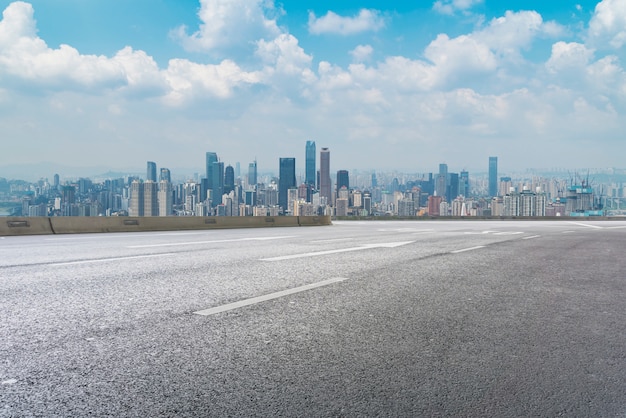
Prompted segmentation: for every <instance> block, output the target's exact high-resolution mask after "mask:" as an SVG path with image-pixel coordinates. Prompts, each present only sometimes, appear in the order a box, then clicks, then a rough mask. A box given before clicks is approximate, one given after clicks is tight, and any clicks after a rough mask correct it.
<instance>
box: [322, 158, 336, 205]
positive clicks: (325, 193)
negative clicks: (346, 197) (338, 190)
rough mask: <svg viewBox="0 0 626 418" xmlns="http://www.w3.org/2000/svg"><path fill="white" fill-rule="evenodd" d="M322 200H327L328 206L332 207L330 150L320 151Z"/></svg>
mask: <svg viewBox="0 0 626 418" xmlns="http://www.w3.org/2000/svg"><path fill="white" fill-rule="evenodd" d="M319 190H320V198H322V199H326V204H327V205H329V206H332V204H333V196H332V190H333V188H332V184H331V182H330V150H329V149H328V148H322V150H321V151H320V183H319Z"/></svg>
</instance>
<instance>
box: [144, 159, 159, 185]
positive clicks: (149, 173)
mask: <svg viewBox="0 0 626 418" xmlns="http://www.w3.org/2000/svg"><path fill="white" fill-rule="evenodd" d="M156 168H157V167H156V163H155V162H153V161H148V164H147V169H146V180H147V181H154V182H156V181H157V175H156V173H157V169H156Z"/></svg>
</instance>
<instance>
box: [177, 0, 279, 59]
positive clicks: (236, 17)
mask: <svg viewBox="0 0 626 418" xmlns="http://www.w3.org/2000/svg"><path fill="white" fill-rule="evenodd" d="M200 3H201V6H200V11H199V12H198V17H199V18H200V21H201V24H200V27H199V29H198V30H197V31H195V32H194V33H192V34H188V33H187V31H188V28H187V27H185V26H180V27H178V28H177V29H175V30H174V31H172V32H171V36H172V37H173V38H175V39H177V40H179V41H180V42H181V43H182V45H183V46H184V48H185V49H187V50H189V51H212V50H224V49H225V48H233V47H242V46H243V47H245V46H248V45H250V44H251V43H253V42H255V41H257V40H258V39H262V38H268V37H269V38H274V37H275V36H277V35H278V34H279V33H280V32H281V31H280V29H279V28H278V26H277V24H276V16H277V15H279V14H280V10H279V9H277V8H276V7H275V6H274V2H273V0H201V1H200Z"/></svg>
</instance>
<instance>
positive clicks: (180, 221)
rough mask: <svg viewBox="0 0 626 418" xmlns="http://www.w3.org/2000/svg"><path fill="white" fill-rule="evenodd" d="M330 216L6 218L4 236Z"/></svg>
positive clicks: (317, 221) (228, 225)
mask: <svg viewBox="0 0 626 418" xmlns="http://www.w3.org/2000/svg"><path fill="white" fill-rule="evenodd" d="M331 224H332V222H331V219H330V216H215V217H196V216H189V217H176V216H169V217H121V216H120V217H117V216H111V217H82V216H67V217H61V216H60V217H5V218H0V236H15V235H51V234H81V233H100V232H141V231H179V230H199V229H234V228H267V227H288V226H322V225H331Z"/></svg>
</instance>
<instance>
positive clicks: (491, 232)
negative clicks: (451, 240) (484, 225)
mask: <svg viewBox="0 0 626 418" xmlns="http://www.w3.org/2000/svg"><path fill="white" fill-rule="evenodd" d="M496 232H498V231H482V232H473V231H472V232H464V234H465V235H482V234H494V233H496Z"/></svg>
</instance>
